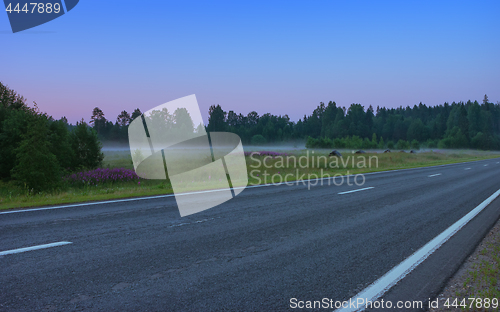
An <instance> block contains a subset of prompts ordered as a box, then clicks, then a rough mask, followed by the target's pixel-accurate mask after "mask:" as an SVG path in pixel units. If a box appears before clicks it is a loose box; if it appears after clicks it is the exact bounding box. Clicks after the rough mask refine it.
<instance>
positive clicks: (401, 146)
mask: <svg viewBox="0 0 500 312" xmlns="http://www.w3.org/2000/svg"><path fill="white" fill-rule="evenodd" d="M396 148H397V149H400V150H405V149H409V148H410V144H409V143H408V141H405V140H399V141H398V143H397V144H396Z"/></svg>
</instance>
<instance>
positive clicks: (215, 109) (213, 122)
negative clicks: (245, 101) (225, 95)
mask: <svg viewBox="0 0 500 312" xmlns="http://www.w3.org/2000/svg"><path fill="white" fill-rule="evenodd" d="M208 114H209V116H208V127H207V128H208V131H225V130H226V112H225V111H223V110H222V108H221V107H220V105H219V104H217V106H215V105H212V106H210V108H209V110H208Z"/></svg>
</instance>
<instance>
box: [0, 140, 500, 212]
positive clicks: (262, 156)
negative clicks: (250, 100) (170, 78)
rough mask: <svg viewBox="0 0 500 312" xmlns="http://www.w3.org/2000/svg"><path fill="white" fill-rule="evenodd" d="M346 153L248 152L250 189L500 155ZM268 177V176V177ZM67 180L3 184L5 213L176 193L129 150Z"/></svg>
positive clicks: (0, 202)
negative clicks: (146, 173)
mask: <svg viewBox="0 0 500 312" xmlns="http://www.w3.org/2000/svg"><path fill="white" fill-rule="evenodd" d="M340 151H341V152H342V154H343V157H342V158H339V157H329V156H328V154H329V150H324V149H302V150H279V151H255V152H250V151H248V152H245V154H246V155H245V159H246V163H247V170H248V175H249V185H255V184H263V183H279V182H282V181H295V180H297V179H308V178H316V177H327V176H334V175H346V174H359V173H367V172H375V171H384V170H395V169H408V168H416V167H425V166H434V165H442V164H450V163H458V162H465V161H474V160H481V159H489V158H496V157H499V156H500V153H497V152H478V151H470V150H464V151H421V152H418V153H415V154H411V153H408V152H405V153H401V152H392V153H381V152H380V151H378V153H376V152H374V151H372V152H370V151H368V152H367V153H365V154H354V153H352V152H353V151H351V150H340ZM294 159H295V160H294ZM318 164H319V165H318ZM297 173H298V175H297ZM264 175H267V177H266V178H264ZM62 180H63V183H62V185H60V186H59V187H58V188H55V189H52V190H50V191H38V192H35V191H32V190H29V189H26V188H24V187H23V185H19V184H18V183H15V181H9V182H5V181H2V182H0V209H8V208H19V207H31V206H42V205H55V204H62V203H76V202H84V201H99V200H107V199H118V198H129V197H136V196H151V195H160V194H171V193H172V185H171V183H170V181H169V180H168V179H167V180H146V179H142V178H139V177H137V176H136V175H135V172H134V171H133V164H132V158H131V156H130V152H129V151H110V152H105V153H104V159H103V162H102V165H101V166H100V167H99V168H97V169H93V170H82V171H78V172H75V173H71V174H68V175H65V176H64V177H63V179H62Z"/></svg>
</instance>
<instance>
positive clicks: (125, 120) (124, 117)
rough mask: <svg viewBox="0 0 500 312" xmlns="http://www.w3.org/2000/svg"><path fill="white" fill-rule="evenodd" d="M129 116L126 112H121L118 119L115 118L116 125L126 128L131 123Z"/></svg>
mask: <svg viewBox="0 0 500 312" xmlns="http://www.w3.org/2000/svg"><path fill="white" fill-rule="evenodd" d="M131 121H132V120H131V118H130V114H129V113H127V111H125V110H124V111H122V112H121V113H120V115H118V117H116V123H117V124H118V125H120V126H121V127H126V126H128V125H129V123H130V122H131Z"/></svg>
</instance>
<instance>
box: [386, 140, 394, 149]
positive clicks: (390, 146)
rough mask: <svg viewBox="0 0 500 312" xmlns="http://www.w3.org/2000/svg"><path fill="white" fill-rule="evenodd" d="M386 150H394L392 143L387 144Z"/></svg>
mask: <svg viewBox="0 0 500 312" xmlns="http://www.w3.org/2000/svg"><path fill="white" fill-rule="evenodd" d="M387 148H388V149H394V142H392V141H389V142H387Z"/></svg>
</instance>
